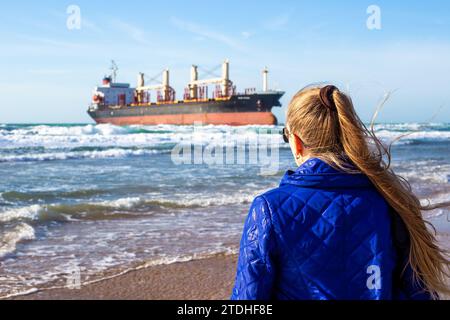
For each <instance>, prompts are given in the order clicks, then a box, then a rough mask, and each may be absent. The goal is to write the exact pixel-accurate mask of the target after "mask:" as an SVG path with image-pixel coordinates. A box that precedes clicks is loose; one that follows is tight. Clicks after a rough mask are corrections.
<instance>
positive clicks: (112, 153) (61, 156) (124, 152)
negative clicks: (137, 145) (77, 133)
mask: <svg viewBox="0 0 450 320" xmlns="http://www.w3.org/2000/svg"><path fill="white" fill-rule="evenodd" d="M164 152H165V151H164V150H145V149H138V150H130V149H120V148H114V149H107V150H99V151H68V152H65V151H60V152H44V153H30V154H18V155H1V156H0V162H32V161H52V160H75V159H106V158H124V157H130V156H144V155H152V154H157V153H164ZM166 152H168V151H166Z"/></svg>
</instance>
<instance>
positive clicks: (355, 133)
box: [286, 86, 450, 298]
mask: <svg viewBox="0 0 450 320" xmlns="http://www.w3.org/2000/svg"><path fill="white" fill-rule="evenodd" d="M327 87H330V86H327ZM322 89H329V88H326V87H322V86H313V87H307V88H304V89H302V90H300V91H299V92H298V93H297V94H296V95H295V96H294V97H293V99H292V101H291V102H290V103H289V107H288V111H287V121H286V122H287V123H286V124H287V126H288V128H289V130H290V132H291V133H294V134H296V135H297V136H298V137H299V138H300V139H301V140H302V142H303V143H304V145H305V147H307V149H308V151H309V153H310V155H311V156H314V157H317V158H320V159H322V160H323V161H325V162H327V163H328V164H330V165H331V166H333V167H335V168H337V169H340V170H342V171H345V172H349V173H363V174H365V175H366V176H367V177H368V178H369V179H370V180H371V182H372V183H373V184H374V186H375V187H376V188H377V190H378V192H379V193H380V194H381V195H382V196H383V197H384V199H385V200H386V201H387V202H388V203H389V205H390V206H391V207H392V208H393V209H394V211H395V212H396V213H397V214H398V215H399V216H400V218H401V219H402V221H403V222H404V224H405V226H406V229H407V230H408V233H409V236H410V252H409V264H410V266H411V268H412V270H413V271H414V279H415V281H417V282H418V283H420V284H421V285H423V287H424V288H425V290H426V291H427V292H429V293H430V294H431V296H432V297H433V298H438V294H439V293H443V294H449V293H450V289H449V288H448V287H447V285H446V280H447V277H448V276H449V267H450V261H449V260H448V252H447V251H445V250H443V249H442V248H439V246H438V244H437V240H436V231H435V230H434V228H432V229H433V230H434V232H431V231H430V230H429V229H428V228H427V225H428V226H431V227H432V225H431V224H430V223H429V222H426V221H425V220H424V219H423V217H422V210H431V209H435V208H438V207H447V206H449V203H443V204H437V205H426V206H424V205H422V204H421V203H420V200H419V199H418V198H417V196H416V195H415V194H414V193H413V192H412V189H411V186H410V185H409V183H408V182H407V181H406V180H405V179H404V178H402V177H400V176H398V175H396V174H395V173H394V172H393V170H392V169H391V168H390V166H391V153H390V146H389V147H385V146H384V145H383V144H382V143H381V141H380V140H379V139H378V138H377V137H376V136H375V133H374V130H373V126H372V128H371V129H370V130H369V129H368V128H367V127H366V126H365V125H364V123H363V122H362V121H361V120H360V118H359V117H358V115H357V114H356V112H355V109H354V107H353V103H352V100H351V98H350V97H349V96H347V95H346V94H344V93H342V92H341V91H339V90H338V89H337V88H335V87H332V90H331V91H330V90H328V92H329V100H330V101H331V102H332V107H330V106H325V105H324V101H323V90H322ZM349 163H350V165H354V166H349ZM354 167H356V170H355V169H354Z"/></svg>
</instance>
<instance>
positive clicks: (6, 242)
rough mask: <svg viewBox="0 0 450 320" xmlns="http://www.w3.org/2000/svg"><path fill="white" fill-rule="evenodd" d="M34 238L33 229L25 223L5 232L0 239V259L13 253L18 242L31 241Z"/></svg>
mask: <svg viewBox="0 0 450 320" xmlns="http://www.w3.org/2000/svg"><path fill="white" fill-rule="evenodd" d="M34 238H35V234H34V229H33V227H31V226H30V225H28V224H26V223H21V224H19V225H17V226H16V227H14V228H13V229H11V230H9V231H6V232H5V233H4V234H2V236H1V238H0V258H3V257H4V256H5V255H7V254H9V253H12V252H14V251H15V250H16V246H17V244H18V243H19V242H21V241H26V240H33V239H34Z"/></svg>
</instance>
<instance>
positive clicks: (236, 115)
mask: <svg viewBox="0 0 450 320" xmlns="http://www.w3.org/2000/svg"><path fill="white" fill-rule="evenodd" d="M95 121H96V122H97V123H99V124H100V123H111V124H114V125H119V126H127V125H158V124H162V123H163V124H174V125H192V124H195V123H201V124H212V125H234V126H243V125H275V124H277V118H276V117H275V116H274V115H273V113H272V112H223V113H193V114H192V113H191V114H162V115H144V116H128V117H127V116H121V117H104V118H96V119H95Z"/></svg>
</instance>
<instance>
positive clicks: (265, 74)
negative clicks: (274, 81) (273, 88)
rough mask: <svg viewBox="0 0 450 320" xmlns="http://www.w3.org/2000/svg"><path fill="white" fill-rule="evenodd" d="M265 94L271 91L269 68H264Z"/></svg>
mask: <svg viewBox="0 0 450 320" xmlns="http://www.w3.org/2000/svg"><path fill="white" fill-rule="evenodd" d="M262 73H263V92H267V91H269V84H268V79H267V78H268V74H269V70H268V69H267V67H265V68H264V70H263V72H262Z"/></svg>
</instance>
